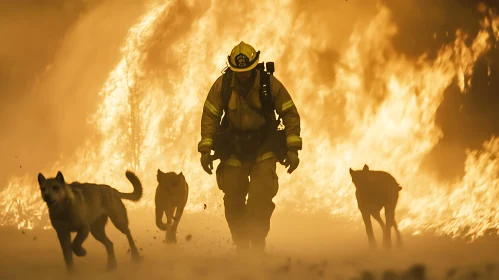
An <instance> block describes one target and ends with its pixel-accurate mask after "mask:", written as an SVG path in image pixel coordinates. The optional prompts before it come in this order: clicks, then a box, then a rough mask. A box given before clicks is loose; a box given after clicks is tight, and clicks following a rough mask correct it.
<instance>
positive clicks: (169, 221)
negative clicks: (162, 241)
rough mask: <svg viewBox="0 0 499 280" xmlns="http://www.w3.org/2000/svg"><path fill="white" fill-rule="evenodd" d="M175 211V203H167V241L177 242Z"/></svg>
mask: <svg viewBox="0 0 499 280" xmlns="http://www.w3.org/2000/svg"><path fill="white" fill-rule="evenodd" d="M174 212H175V207H174V206H173V205H166V207H165V214H166V224H167V226H166V243H175V238H174V231H173V224H174V223H175V221H174V220H173V213H174Z"/></svg>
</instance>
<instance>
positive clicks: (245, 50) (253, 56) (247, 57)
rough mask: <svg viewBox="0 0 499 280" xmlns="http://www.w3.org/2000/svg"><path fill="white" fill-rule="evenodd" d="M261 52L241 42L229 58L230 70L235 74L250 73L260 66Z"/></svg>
mask: <svg viewBox="0 0 499 280" xmlns="http://www.w3.org/2000/svg"><path fill="white" fill-rule="evenodd" d="M259 58H260V51H256V50H255V48H253V47H252V46H250V45H248V44H246V43H245V42H243V41H241V43H239V44H238V45H237V46H235V47H234V48H233V49H232V52H231V53H230V55H229V56H228V57H227V60H228V61H229V68H230V69H232V71H234V72H245V71H249V70H251V69H253V68H255V66H256V65H257V64H258V60H259Z"/></svg>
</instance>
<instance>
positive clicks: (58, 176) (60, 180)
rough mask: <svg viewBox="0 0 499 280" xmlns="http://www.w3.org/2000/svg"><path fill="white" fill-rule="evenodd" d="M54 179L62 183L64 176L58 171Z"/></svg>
mask: <svg viewBox="0 0 499 280" xmlns="http://www.w3.org/2000/svg"><path fill="white" fill-rule="evenodd" d="M55 179H56V180H57V181H59V183H61V184H64V176H62V172H61V171H58V172H57V176H55Z"/></svg>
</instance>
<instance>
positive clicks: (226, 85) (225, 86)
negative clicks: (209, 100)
mask: <svg viewBox="0 0 499 280" xmlns="http://www.w3.org/2000/svg"><path fill="white" fill-rule="evenodd" d="M232 73H233V72H232V70H231V69H230V68H227V69H226V70H225V72H224V74H223V78H222V101H223V109H224V111H225V112H227V110H228V108H229V100H230V96H231V95H232V91H231V88H230V84H231V82H232Z"/></svg>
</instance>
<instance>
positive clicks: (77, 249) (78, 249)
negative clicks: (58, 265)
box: [71, 225, 90, 257]
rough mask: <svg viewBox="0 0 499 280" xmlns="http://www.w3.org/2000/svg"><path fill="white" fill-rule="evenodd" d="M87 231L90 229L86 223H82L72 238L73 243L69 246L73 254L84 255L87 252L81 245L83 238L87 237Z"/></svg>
mask: <svg viewBox="0 0 499 280" xmlns="http://www.w3.org/2000/svg"><path fill="white" fill-rule="evenodd" d="M89 231H90V229H89V227H88V225H84V226H83V227H82V228H81V229H80V230H79V231H78V232H77V233H76V236H75V239H74V240H73V244H72V245H71V247H72V249H73V252H74V253H75V255H77V256H78V257H84V256H85V255H86V254H87V250H85V248H83V246H82V245H83V242H84V241H85V239H87V237H88V233H89Z"/></svg>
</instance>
